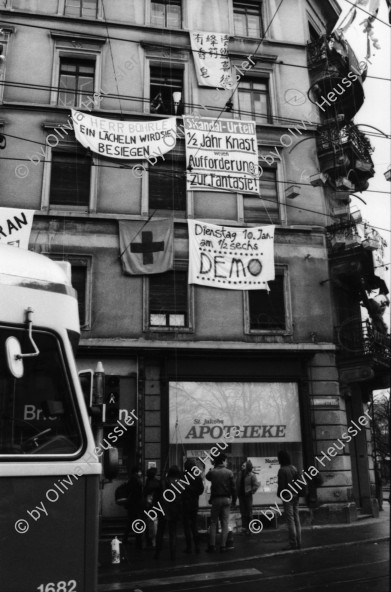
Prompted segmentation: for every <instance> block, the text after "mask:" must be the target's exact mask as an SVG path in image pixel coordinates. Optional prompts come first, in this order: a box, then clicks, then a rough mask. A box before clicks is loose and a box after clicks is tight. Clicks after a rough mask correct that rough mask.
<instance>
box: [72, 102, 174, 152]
mask: <svg viewBox="0 0 391 592" xmlns="http://www.w3.org/2000/svg"><path fill="white" fill-rule="evenodd" d="M72 119H73V125H74V129H75V136H76V139H77V141H78V142H80V144H81V145H82V146H84V148H89V149H90V150H92V151H93V152H96V153H97V154H100V155H102V156H108V157H112V158H123V159H127V160H131V159H135V160H142V159H146V160H148V158H151V157H153V156H161V155H162V154H166V152H169V151H170V150H172V149H173V148H174V146H175V144H176V119H175V117H168V118H167V119H158V120H153V121H117V120H115V119H104V118H103V117H94V116H93V115H87V114H86V113H81V112H80V111H76V110H75V109H72ZM167 136H169V138H168V139H167Z"/></svg>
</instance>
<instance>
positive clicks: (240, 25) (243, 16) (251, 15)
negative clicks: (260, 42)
mask: <svg viewBox="0 0 391 592" xmlns="http://www.w3.org/2000/svg"><path fill="white" fill-rule="evenodd" d="M261 10H262V6H261V4H260V3H255V2H234V29H235V35H240V36H242V37H261V36H262V31H263V26H262V12H261Z"/></svg>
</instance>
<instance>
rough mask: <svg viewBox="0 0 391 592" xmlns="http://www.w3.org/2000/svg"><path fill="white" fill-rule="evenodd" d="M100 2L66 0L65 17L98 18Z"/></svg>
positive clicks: (93, 0)
mask: <svg viewBox="0 0 391 592" xmlns="http://www.w3.org/2000/svg"><path fill="white" fill-rule="evenodd" d="M97 11H98V0H65V6H64V15H65V16H81V17H84V18H91V19H94V18H96V16H97Z"/></svg>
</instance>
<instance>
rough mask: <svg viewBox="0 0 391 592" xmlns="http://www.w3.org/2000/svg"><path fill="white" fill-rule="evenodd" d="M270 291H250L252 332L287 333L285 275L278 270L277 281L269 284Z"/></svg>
mask: <svg viewBox="0 0 391 592" xmlns="http://www.w3.org/2000/svg"><path fill="white" fill-rule="evenodd" d="M268 284H269V288H270V291H269V292H268V291H267V290H249V291H248V305H249V320H250V327H249V328H250V331H285V329H286V307H285V291H284V274H283V273H281V272H280V273H278V271H277V270H276V279H275V280H274V281H272V282H268Z"/></svg>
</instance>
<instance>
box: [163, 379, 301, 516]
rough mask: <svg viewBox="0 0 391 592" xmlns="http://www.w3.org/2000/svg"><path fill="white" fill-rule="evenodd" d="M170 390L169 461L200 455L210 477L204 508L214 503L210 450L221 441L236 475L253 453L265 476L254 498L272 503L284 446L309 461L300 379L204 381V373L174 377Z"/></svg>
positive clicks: (259, 471)
mask: <svg viewBox="0 0 391 592" xmlns="http://www.w3.org/2000/svg"><path fill="white" fill-rule="evenodd" d="M194 374H195V372H194ZM221 380H223V379H221ZM277 380H278V379H277ZM168 393H169V401H168V405H167V407H168V417H169V429H168V433H169V448H168V452H169V455H168V464H174V463H177V462H178V458H181V459H182V458H183V457H187V458H190V457H192V458H193V459H195V460H196V464H197V466H198V467H199V468H200V470H201V471H202V472H203V479H204V492H203V493H202V494H201V495H200V498H199V502H200V506H201V508H205V509H206V508H208V507H210V506H209V503H208V502H209V499H210V493H211V492H210V487H211V484H210V481H207V480H206V479H205V475H206V474H207V472H208V471H209V468H211V467H212V462H211V461H212V458H211V454H210V451H211V450H213V446H216V444H217V446H219V448H220V449H221V450H223V451H225V452H229V468H230V469H231V470H232V471H233V472H234V476H235V480H236V479H237V478H238V477H239V475H240V468H241V465H242V463H243V458H247V459H251V461H252V463H253V465H254V467H256V469H257V475H258V480H259V481H260V487H259V489H258V491H257V492H256V493H255V494H254V499H253V502H254V504H259V505H271V504H273V501H274V500H275V499H276V495H277V474H278V469H279V463H278V459H277V454H278V452H279V451H280V450H286V451H287V452H289V454H290V456H291V458H292V462H293V463H295V466H300V467H301V466H303V452H302V448H303V447H302V433H301V421H300V416H301V413H300V398H299V389H298V384H297V383H295V382H241V381H240V380H239V379H238V380H237V381H235V382H222V381H216V382H199V378H198V379H195V378H194V379H193V380H192V379H190V378H189V380H188V381H186V382H185V381H180V379H179V381H178V380H175V381H169V383H168ZM197 457H198V458H197ZM200 459H202V460H200ZM297 491H299V490H297ZM302 495H304V491H302V492H301V493H300V496H302Z"/></svg>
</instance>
